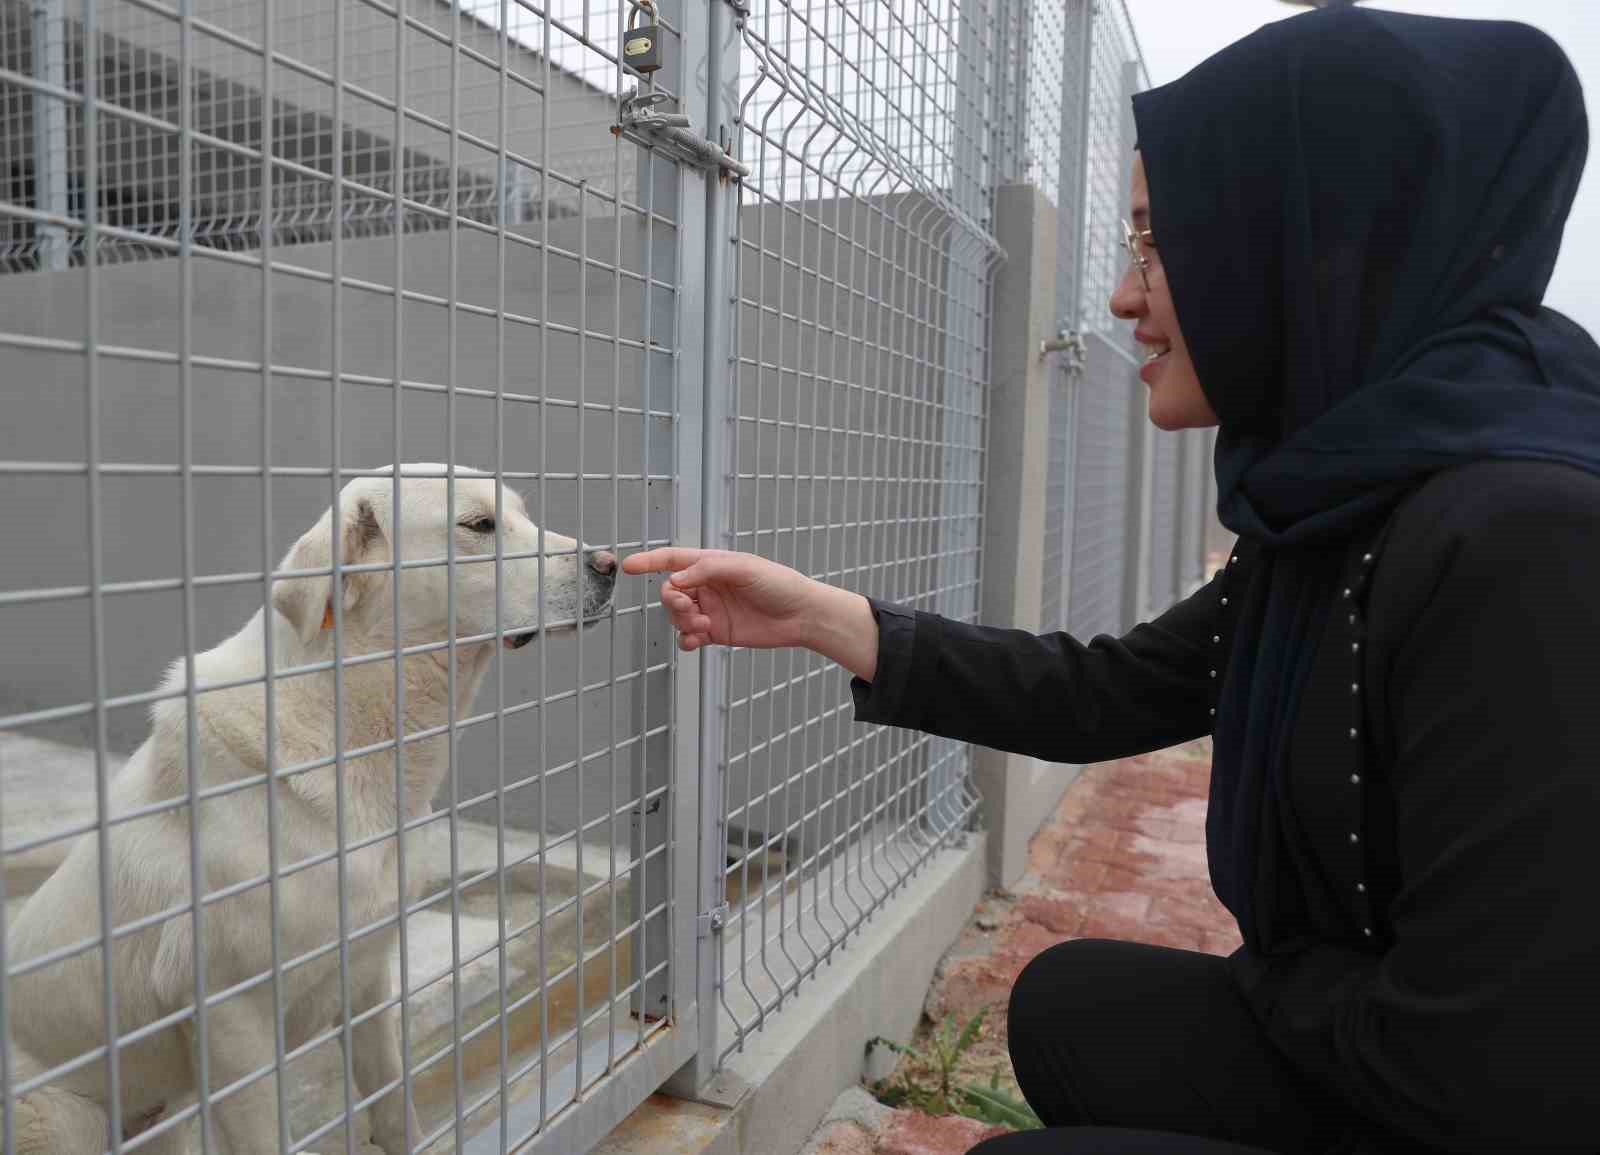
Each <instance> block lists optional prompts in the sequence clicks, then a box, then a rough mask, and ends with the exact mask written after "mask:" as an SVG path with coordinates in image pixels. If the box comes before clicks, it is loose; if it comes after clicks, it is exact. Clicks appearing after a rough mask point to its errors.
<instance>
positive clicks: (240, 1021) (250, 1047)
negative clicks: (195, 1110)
mask: <svg viewBox="0 0 1600 1155" xmlns="http://www.w3.org/2000/svg"><path fill="white" fill-rule="evenodd" d="M184 1027H185V1033H186V1034H187V1035H188V1036H189V1045H190V1048H191V1050H192V1049H193V1048H194V1046H195V1043H196V1039H195V1037H194V1029H193V1028H194V1024H193V1022H189V1023H185V1024H184ZM273 1034H274V1032H273V1029H272V992H271V990H270V988H269V989H266V990H262V989H257V990H254V991H250V992H247V993H246V994H243V995H236V996H234V997H233V998H231V999H228V1000H227V1001H226V1002H223V1003H219V1004H217V1005H216V1006H214V1007H211V1008H209V1009H208V1010H207V1011H206V1039H207V1044H208V1045H207V1048H206V1051H207V1057H208V1058H209V1060H210V1062H209V1066H210V1072H209V1074H210V1086H211V1091H212V1093H213V1094H214V1093H215V1092H216V1091H217V1090H219V1089H221V1088H223V1087H226V1086H229V1085H230V1084H232V1083H234V1082H237V1081H238V1080H240V1079H242V1078H244V1077H245V1076H246V1075H249V1074H252V1073H253V1072H255V1071H258V1070H260V1069H261V1068H262V1067H264V1066H267V1065H268V1064H270V1063H271V1062H272V1058H273ZM195 1070H196V1071H197V1072H198V1071H199V1064H198V1063H196V1064H195ZM211 1118H212V1122H213V1124H214V1128H213V1130H214V1131H220V1132H221V1133H222V1137H223V1139H224V1143H223V1144H222V1145H221V1149H222V1150H224V1151H227V1152H228V1155H274V1153H276V1152H278V1151H282V1150H285V1149H286V1146H279V1137H278V1091H277V1076H276V1075H274V1074H268V1075H264V1076H262V1077H261V1078H259V1079H257V1080H256V1081H255V1082H253V1083H251V1084H250V1085H249V1086H248V1087H243V1088H241V1089H239V1090H237V1091H235V1092H233V1093H232V1094H231V1095H229V1096H228V1097H227V1098H226V1099H222V1100H220V1101H218V1102H216V1103H215V1104H214V1105H213V1107H212V1111H211ZM283 1138H284V1139H285V1140H287V1139H288V1138H289V1137H288V1136H284V1137H283ZM215 1148H216V1145H215V1144H213V1149H215Z"/></svg>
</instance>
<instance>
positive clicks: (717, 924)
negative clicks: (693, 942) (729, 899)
mask: <svg viewBox="0 0 1600 1155" xmlns="http://www.w3.org/2000/svg"><path fill="white" fill-rule="evenodd" d="M695 924H696V925H695V932H696V934H695V937H696V938H710V937H711V936H712V935H714V934H721V933H722V928H723V927H725V926H727V925H728V904H727V903H726V902H719V903H718V904H717V905H716V906H714V907H712V908H711V909H710V910H708V911H706V912H705V913H704V914H702V915H701V916H700V917H699V918H697V919H696V920H695Z"/></svg>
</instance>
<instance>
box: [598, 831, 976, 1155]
mask: <svg viewBox="0 0 1600 1155" xmlns="http://www.w3.org/2000/svg"><path fill="white" fill-rule="evenodd" d="M987 851H988V845H987V836H986V835H985V834H984V833H983V832H981V831H980V832H976V833H971V834H968V835H966V836H965V839H964V845H960V846H957V847H952V848H948V849H943V850H939V851H937V852H935V853H934V854H933V855H932V856H930V858H929V859H928V862H927V864H926V865H925V866H924V867H923V869H922V870H921V871H920V872H919V873H918V874H917V876H916V877H915V878H913V879H912V880H911V881H910V882H909V883H907V884H906V887H905V889H904V890H903V891H901V893H900V894H898V895H896V896H895V897H894V898H893V899H892V900H891V901H890V902H889V903H888V904H887V906H886V907H885V908H884V909H882V910H881V911H879V912H878V913H877V914H876V915H875V916H874V917H873V919H872V921H871V922H869V923H868V924H867V925H866V926H864V927H863V928H862V930H861V932H860V934H859V935H858V936H857V937H856V938H854V939H852V940H851V942H850V944H849V946H848V947H847V949H845V950H844V951H843V952H842V953H840V954H839V955H838V957H837V959H836V960H835V961H834V962H832V963H831V964H829V965H826V966H824V967H823V968H822V969H821V970H820V971H819V972H818V973H817V976H816V977H815V978H814V979H812V980H810V981H809V982H807V983H806V984H805V985H804V986H803V987H802V988H801V990H800V993H799V994H798V995H797V996H796V997H795V999H794V1001H793V1003H792V1004H791V1005H788V1006H786V1007H785V1008H784V1010H783V1013H782V1014H779V1015H776V1016H774V1017H773V1018H772V1019H771V1021H770V1022H769V1023H768V1024H767V1026H766V1028H765V1029H764V1030H762V1031H760V1032H758V1033H756V1034H754V1035H752V1036H751V1037H750V1040H749V1042H748V1043H747V1044H746V1047H745V1049H744V1051H742V1052H739V1053H736V1054H734V1055H733V1056H731V1057H730V1058H729V1060H728V1063H727V1065H726V1066H725V1067H724V1068H723V1069H722V1071H721V1072H719V1073H718V1075H717V1076H716V1077H715V1078H714V1079H712V1080H711V1082H710V1083H709V1084H707V1085H706V1087H704V1088H702V1090H701V1093H700V1095H699V1096H698V1097H697V1099H696V1100H695V1101H693V1102H690V1101H686V1100H680V1099H672V1098H669V1097H668V1096H665V1095H654V1096H652V1097H651V1098H650V1099H648V1100H647V1101H646V1102H645V1103H644V1104H642V1105H641V1106H640V1107H639V1108H638V1109H637V1110H636V1111H634V1113H633V1114H632V1115H630V1116H629V1117H628V1119H627V1120H625V1121H624V1122H623V1123H622V1124H621V1125H620V1126H618V1127H617V1128H616V1129H615V1130H614V1131H613V1132H612V1133H611V1134H610V1135H608V1136H607V1137H606V1138H605V1139H604V1140H603V1141H602V1142H601V1143H600V1145H599V1146H598V1147H596V1148H594V1152H593V1155H631V1153H633V1152H644V1151H672V1152H674V1153H682V1155H793V1153H794V1152H798V1151H799V1150H800V1149H801V1148H802V1147H803V1146H804V1145H805V1144H806V1142H807V1141H808V1139H809V1138H810V1136H811V1133H812V1131H814V1130H815V1129H816V1127H817V1125H818V1124H819V1123H820V1122H822V1121H823V1120H824V1119H825V1118H826V1116H827V1115H828V1113H829V1111H830V1110H831V1109H832V1108H833V1106H834V1104H835V1101H836V1100H837V1099H838V1097H839V1095H840V1094H841V1093H842V1092H843V1091H845V1090H847V1089H848V1088H850V1087H853V1086H856V1085H857V1084H858V1083H859V1082H860V1080H861V1076H862V1072H863V1070H864V1065H865V1059H866V1045H867V1040H868V1039H870V1038H872V1037H873V1036H874V1035H884V1036H887V1037H890V1038H900V1039H904V1038H909V1037H910V1035H911V1032H912V1031H913V1030H914V1029H915V1027H916V1025H917V1022H918V1020H919V1018H920V1017H921V1015H922V1005H923V996H924V995H925V994H926V992H927V990H928V986H929V983H930V982H931V981H932V979H933V972H934V968H935V967H936V966H937V965H938V963H939V959H940V958H941V957H942V956H943V955H944V953H945V951H946V950H947V949H948V948H949V947H950V945H951V944H952V943H953V942H955V940H956V937H957V936H958V935H959V934H960V933H961V929H962V927H963V926H965V925H966V922H967V920H968V919H969V918H970V917H971V915H972V911H973V909H974V908H975V907H976V906H977V904H978V900H979V898H980V897H981V896H982V894H983V890H984V885H985V872H986V861H987V859H986V856H987ZM721 1037H722V1038H729V1037H731V1036H730V1035H729V1034H727V1033H726V1032H724V1033H723V1034H722V1035H721Z"/></svg>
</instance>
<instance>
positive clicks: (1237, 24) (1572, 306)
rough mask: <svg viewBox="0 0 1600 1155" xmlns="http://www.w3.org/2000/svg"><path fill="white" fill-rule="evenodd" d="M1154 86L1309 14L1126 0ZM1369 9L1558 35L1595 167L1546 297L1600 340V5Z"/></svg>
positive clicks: (1276, 1) (1496, 3)
mask: <svg viewBox="0 0 1600 1155" xmlns="http://www.w3.org/2000/svg"><path fill="white" fill-rule="evenodd" d="M1127 5H1128V10H1129V12H1130V13H1131V14H1132V16H1133V23H1134V27H1135V28H1136V29H1137V31H1138V35H1139V42H1140V45H1141V46H1142V47H1143V48H1144V56H1145V63H1146V65H1147V66H1148V67H1149V70H1150V81H1151V83H1152V84H1163V83H1165V82H1166V81H1169V80H1176V79H1177V78H1178V77H1180V76H1182V75H1183V74H1184V73H1185V72H1187V71H1188V70H1189V69H1190V68H1192V67H1194V65H1196V64H1198V63H1199V62H1200V61H1202V60H1204V59H1205V58H1206V57H1207V56H1210V55H1211V54H1212V53H1213V52H1216V51H1217V50H1218V49H1220V48H1223V47H1225V46H1226V45H1228V44H1230V43H1232V42H1233V41H1235V40H1237V39H1239V37H1241V36H1244V35H1247V34H1248V33H1250V32H1253V31H1254V30H1255V29H1257V28H1259V27H1260V26H1261V25H1263V24H1266V23H1268V22H1270V21H1273V20H1281V19H1283V18H1285V17H1288V16H1293V15H1295V14H1296V13H1299V12H1304V11H1305V9H1304V8H1300V7H1296V6H1293V5H1290V4H1286V3H1284V2H1283V0H1204V2H1201V0H1127ZM1366 7H1368V8H1387V9H1390V10H1392V11H1395V12H1415V13H1419V14H1421V15H1426V16H1467V17H1474V18H1480V19H1489V20H1521V21H1523V22H1525V23H1528V24H1532V25H1535V26H1536V27H1538V28H1542V29H1543V30H1544V31H1545V32H1548V33H1549V34H1550V35H1551V36H1553V37H1555V39H1556V40H1557V42H1559V43H1560V45H1561V47H1562V48H1563V49H1565V50H1566V53H1567V55H1568V56H1569V57H1571V59H1572V63H1573V66H1574V67H1575V68H1577V70H1578V76H1579V77H1580V78H1581V79H1582V81H1583V87H1584V93H1585V96H1586V99H1587V103H1588V105H1589V120H1590V129H1589V134H1590V138H1591V144H1590V149H1589V163H1588V167H1587V169H1586V174H1585V176H1584V179H1583V184H1582V185H1581V186H1580V187H1579V189H1578V200H1577V203H1576V204H1575V205H1573V208H1572V216H1571V218H1570V219H1569V220H1568V222H1567V231H1566V236H1565V240H1564V242H1563V244H1562V248H1561V257H1560V260H1559V261H1557V263H1556V272H1555V277H1554V278H1553V279H1552V280H1551V282H1550V291H1549V293H1548V294H1547V295H1546V297H1545V301H1546V303H1547V304H1549V305H1551V306H1553V307H1554V308H1557V309H1560V310H1561V311H1562V312H1564V313H1566V314H1567V315H1568V316H1570V317H1573V318H1574V319H1576V320H1577V321H1579V322H1580V323H1582V324H1583V325H1584V326H1585V327H1586V328H1587V329H1588V330H1589V331H1590V332H1591V333H1593V334H1595V335H1596V337H1600V173H1597V172H1596V171H1595V170H1596V166H1597V165H1600V142H1595V139H1594V138H1595V137H1596V135H1597V133H1600V130H1597V129H1596V128H1595V127H1594V122H1595V117H1596V115H1597V113H1596V109H1597V107H1600V105H1597V101H1600V95H1597V94H1600V0H1518V2H1515V3H1513V2H1512V0H1372V2H1369V3H1368V4H1366Z"/></svg>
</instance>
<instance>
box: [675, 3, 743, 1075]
mask: <svg viewBox="0 0 1600 1155" xmlns="http://www.w3.org/2000/svg"><path fill="white" fill-rule="evenodd" d="M684 9H685V11H684V18H685V36H684V40H685V43H690V42H691V41H690V29H691V27H696V28H703V29H704V30H705V32H704V36H703V38H702V39H701V40H700V44H701V45H703V46H704V47H703V51H704V53H705V62H704V68H703V71H702V70H701V69H700V68H699V67H698V66H697V67H694V68H693V69H691V68H690V67H689V66H687V65H686V67H685V69H684V75H685V76H686V77H688V76H698V75H704V76H705V78H706V79H705V93H704V95H705V99H706V103H705V105H704V106H703V108H698V107H695V106H694V105H695V101H694V100H693V99H689V98H688V97H693V96H698V95H699V93H696V92H692V91H691V92H690V93H688V94H687V95H686V99H685V102H684V111H685V112H686V113H687V114H688V115H689V116H690V118H691V121H692V122H696V125H695V127H696V129H697V130H700V131H703V135H704V136H705V138H706V139H707V140H710V141H712V142H713V143H715V144H716V145H717V146H718V147H720V148H724V149H726V148H727V147H728V145H729V144H730V143H731V142H732V124H733V116H734V104H733V99H734V97H733V94H734V93H735V92H736V91H737V85H738V76H739V65H738V61H739V39H738V32H737V29H736V28H735V25H734V21H733V19H732V17H733V13H732V11H731V9H730V8H729V6H728V4H727V3H726V2H725V0H687V2H686V3H685V5H684ZM691 14H692V15H691ZM691 20H692V21H693V23H692V24H691ZM702 20H703V21H704V22H703V23H701V21H702ZM693 51H696V54H697V55H698V50H693ZM695 179H696V177H695V176H694V175H687V174H686V176H685V180H686V182H688V183H687V184H686V187H685V206H684V207H685V210H686V211H685V216H684V228H683V233H684V235H685V236H687V237H689V238H691V239H692V238H693V237H694V236H695V235H696V234H697V232H698V233H699V235H701V236H703V238H704V248H703V249H702V250H700V256H701V257H702V258H703V266H701V265H700V264H699V263H698V262H693V263H691V261H690V260H689V254H688V253H687V252H686V253H685V255H684V256H685V260H684V266H685V268H684V279H683V283H684V286H685V288H686V289H687V287H688V286H689V285H690V284H691V283H692V282H693V281H694V280H695V276H696V274H697V273H699V272H700V271H701V269H702V268H703V274H704V280H703V282H702V284H703V294H704V295H703V296H699V295H698V294H695V293H692V292H686V293H685V294H684V299H683V304H682V308H683V309H684V310H685V312H687V311H689V310H690V309H692V308H696V307H698V308H699V309H700V310H701V311H702V316H703V329H702V330H701V336H702V340H701V343H700V348H699V366H698V368H699V370H700V371H699V373H698V374H694V375H690V374H688V373H685V374H684V376H683V384H684V388H685V389H686V390H687V391H694V392H697V393H698V401H699V405H700V418H701V421H700V425H699V427H698V428H696V429H693V430H691V429H689V428H688V426H689V422H688V420H687V416H688V415H687V413H686V414H685V415H684V416H685V420H684V421H683V422H682V428H681V430H680V445H682V443H683V441H684V440H685V439H687V438H690V437H694V438H697V439H698V442H699V443H698V445H697V446H696V447H694V450H693V457H694V459H695V463H696V464H697V465H698V467H699V472H698V478H699V482H700V493H699V497H700V502H699V509H698V510H697V511H695V515H696V520H697V523H698V524H697V526H696V528H697V529H698V531H699V532H698V534H695V535H693V536H690V535H689V534H687V533H686V531H687V529H688V525H687V519H686V518H683V517H682V514H680V522H679V535H678V540H680V541H685V542H688V541H692V540H696V539H698V540H699V541H700V542H701V543H702V544H703V545H705V546H707V547H716V546H719V545H721V544H722V542H721V540H720V538H721V533H722V525H723V511H724V507H725V501H724V498H725V494H724V488H725V486H726V485H727V481H726V479H725V477H724V472H725V463H726V460H727V446H726V441H727V437H728V431H727V425H728V387H727V381H728V373H729V372H730V367H729V355H730V349H731V344H730V329H729V321H730V319H731V312H732V304H731V300H732V290H731V288H730V284H729V281H728V272H729V262H730V260H731V257H732V253H731V249H730V244H729V237H730V235H731V233H732V228H731V225H730V216H729V202H730V201H731V200H732V198H733V197H734V196H735V194H736V189H737V186H736V185H733V184H731V183H730V182H729V181H728V180H727V178H726V175H725V174H724V173H721V172H719V171H717V170H716V169H712V170H711V171H709V172H707V173H706V174H705V175H704V177H703V178H701V179H703V180H704V185H705V191H704V196H703V199H702V198H696V197H695V196H694V195H693V192H692V188H691V187H690V186H691V185H692V182H693V181H694V180H695ZM697 199H699V200H701V205H700V209H699V212H697V213H693V215H692V216H691V213H692V212H693V210H692V209H691V208H690V205H691V203H692V202H694V201H695V200H697ZM701 214H703V215H701ZM696 217H698V218H699V219H698V220H697V219H695V218H696ZM697 224H698V225H700V226H701V228H700V229H699V230H696V229H695V225H697ZM685 248H686V249H692V248H693V245H692V244H691V245H688V246H685ZM685 336H686V338H687V336H688V335H687V334H685ZM689 344H690V341H688V340H687V339H686V340H685V342H684V345H685V348H687V347H688V345H689ZM680 462H681V464H682V465H683V467H684V469H685V475H687V471H688V468H689V466H690V461H689V460H688V459H687V458H684V457H680ZM680 509H681V504H680ZM683 512H684V513H687V511H683ZM692 664H693V663H689V662H679V663H678V665H679V668H680V670H682V669H684V668H685V667H688V666H690V665H692ZM698 664H699V679H698V685H697V686H694V690H695V692H696V697H695V698H694V699H693V702H694V703H695V705H694V707H693V708H695V709H697V711H698V715H697V716H698V725H697V727H695V728H694V733H696V734H697V735H698V743H697V744H696V745H695V746H694V747H693V757H692V760H690V761H684V762H681V763H680V778H681V777H682V775H683V772H684V771H685V770H686V769H687V767H689V766H694V767H696V768H697V774H696V776H697V779H698V787H697V791H696V793H697V798H698V807H697V810H698V813H696V814H695V815H693V816H692V817H691V816H689V815H687V814H684V812H683V809H682V808H680V816H681V818H682V819H683V820H684V824H683V825H680V826H679V835H678V836H679V838H680V839H682V838H684V837H685V836H686V831H687V830H690V829H694V830H697V831H698V839H697V846H698V853H697V856H696V859H695V863H694V866H695V869H694V877H693V880H692V881H693V886H692V887H691V886H689V885H687V880H680V885H679V887H678V888H677V893H678V896H679V901H680V902H688V903H689V906H688V908H687V909H680V911H679V913H678V916H677V917H676V918H675V919H674V929H675V932H676V934H677V935H678V944H679V945H678V949H677V951H676V952H675V957H676V958H677V959H678V960H679V978H678V982H677V987H678V990H679V991H680V1002H681V1001H682V999H683V998H685V997H690V998H692V999H693V1001H694V1002H695V1004H696V1005H697V1006H698V1009H699V1011H698V1020H697V1024H696V1027H697V1030H698V1033H699V1045H698V1048H697V1050H696V1051H695V1055H694V1058H693V1059H692V1060H691V1061H690V1062H688V1063H686V1064H685V1065H684V1066H683V1067H682V1068H680V1069H679V1070H678V1071H677V1072H676V1073H675V1074H674V1075H673V1076H672V1078H671V1079H670V1080H669V1081H668V1082H667V1084H666V1085H665V1087H664V1088H663V1089H664V1090H666V1091H668V1092H669V1093H671V1094H675V1095H681V1096H685V1097H688V1096H693V1095H694V1094H695V1093H696V1092H697V1091H698V1090H699V1088H700V1087H702V1086H703V1085H704V1084H705V1083H706V1082H707V1081H708V1080H709V1079H710V1078H711V1075H712V1072H713V1071H714V1070H715V1067H716V1061H717V997H716V978H717V968H718V967H719V966H720V965H721V951H722V938H721V934H720V930H721V927H720V925H718V920H716V919H715V918H714V917H713V912H714V911H715V909H716V908H717V907H718V906H719V905H720V904H721V902H722V897H721V889H722V868H723V861H724V855H725V853H726V849H725V847H726V836H725V835H724V833H723V805H722V801H723V799H722V761H723V750H722V743H723V737H724V726H723V719H722V687H723V684H724V678H725V676H726V673H725V671H726V664H727V652H726V650H725V649H724V648H723V647H721V646H708V647H706V648H705V649H703V650H701V651H700V660H699V663H698ZM689 688H690V687H689V685H688V683H687V679H686V678H683V677H680V680H679V692H680V693H683V692H685V691H687V690H688V689H689ZM690 709H691V700H690V699H687V698H680V700H679V717H680V719H681V718H684V717H686V716H687V714H688V712H689V710H690ZM687 729H688V727H683V728H682V730H680V736H681V734H682V731H683V730H687ZM687 747H688V744H687V743H680V749H682V750H683V751H684V753H685V754H688V753H689V750H688V748H687ZM679 861H680V862H687V858H686V856H680V857H679ZM691 895H692V898H691V897H690V896H691ZM691 960H692V967H691V965H690V964H691ZM690 978H692V993H691V992H690V990H689V989H688V984H687V983H686V980H688V979H690Z"/></svg>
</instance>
